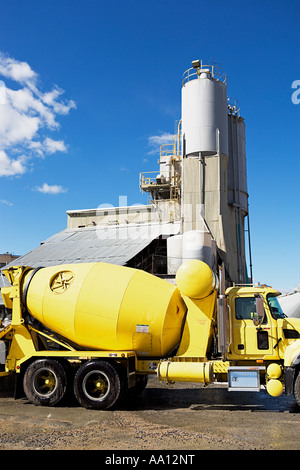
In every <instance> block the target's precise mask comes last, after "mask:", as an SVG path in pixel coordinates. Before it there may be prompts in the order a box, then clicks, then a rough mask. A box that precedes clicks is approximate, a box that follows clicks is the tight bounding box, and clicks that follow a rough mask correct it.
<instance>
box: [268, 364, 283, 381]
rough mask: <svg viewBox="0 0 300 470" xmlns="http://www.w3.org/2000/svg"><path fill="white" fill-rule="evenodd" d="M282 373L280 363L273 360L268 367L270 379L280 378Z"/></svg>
mask: <svg viewBox="0 0 300 470" xmlns="http://www.w3.org/2000/svg"><path fill="white" fill-rule="evenodd" d="M281 374H282V369H281V367H280V365H279V364H276V362H273V363H272V364H270V365H268V367H267V375H268V377H269V378H270V379H279V377H280V376H281Z"/></svg>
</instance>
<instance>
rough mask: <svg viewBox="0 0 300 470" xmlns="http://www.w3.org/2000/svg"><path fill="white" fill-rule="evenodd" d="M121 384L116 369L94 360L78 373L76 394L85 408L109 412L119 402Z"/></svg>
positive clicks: (106, 363) (75, 387)
mask: <svg viewBox="0 0 300 470" xmlns="http://www.w3.org/2000/svg"><path fill="white" fill-rule="evenodd" d="M121 383H122V382H121V379H120V376H119V374H118V372H117V370H116V369H115V367H113V366H112V365H111V364H109V363H108V362H106V361H97V360H94V361H93V360H92V361H89V362H87V363H85V364H84V365H83V366H81V367H80V369H79V370H78V371H77V373H76V375H75V379H74V393H75V396H76V398H77V400H78V402H79V403H80V405H81V406H83V407H84V408H91V409H96V410H107V409H109V408H112V407H113V406H114V405H115V404H116V403H117V401H118V400H119V398H120V396H121V388H122V386H121Z"/></svg>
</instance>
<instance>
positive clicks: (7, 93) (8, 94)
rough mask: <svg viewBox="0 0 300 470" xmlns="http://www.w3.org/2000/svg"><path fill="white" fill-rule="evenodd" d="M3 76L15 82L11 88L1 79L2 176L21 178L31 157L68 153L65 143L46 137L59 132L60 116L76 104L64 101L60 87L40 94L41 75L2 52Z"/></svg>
mask: <svg viewBox="0 0 300 470" xmlns="http://www.w3.org/2000/svg"><path fill="white" fill-rule="evenodd" d="M0 76H2V77H3V78H4V79H7V80H8V81H10V80H11V81H14V82H15V84H14V86H13V88H10V87H9V82H8V83H5V81H3V80H0V82H1V83H0V84H1V87H0V88H1V100H0V152H1V153H0V176H13V175H20V174H23V173H25V171H26V167H27V165H28V164H29V161H30V160H32V158H34V157H45V156H46V155H51V154H53V153H55V152H66V151H67V146H66V144H65V142H64V141H63V140H55V139H53V138H51V137H49V136H48V135H47V134H48V133H49V131H57V130H59V128H60V124H59V122H58V121H57V117H58V116H60V115H66V114H68V113H69V112H70V110H71V109H73V108H76V105H75V103H74V101H73V100H65V101H63V100H62V99H61V96H62V95H63V93H64V91H63V90H62V89H61V88H58V87H57V86H54V87H53V89H52V90H51V91H47V92H45V93H44V92H42V91H40V90H39V88H38V86H37V82H38V75H37V73H36V72H34V71H33V70H32V69H31V67H30V65H29V64H27V63H26V62H20V61H17V60H15V59H13V58H11V57H8V56H5V55H4V54H2V53H1V52H0ZM2 77H1V78H2Z"/></svg>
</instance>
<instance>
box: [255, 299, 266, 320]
mask: <svg viewBox="0 0 300 470" xmlns="http://www.w3.org/2000/svg"><path fill="white" fill-rule="evenodd" d="M255 302H256V315H255V317H254V318H253V323H254V325H255V326H259V325H261V324H262V322H263V319H264V316H265V310H264V299H263V297H261V296H260V295H256V297H255Z"/></svg>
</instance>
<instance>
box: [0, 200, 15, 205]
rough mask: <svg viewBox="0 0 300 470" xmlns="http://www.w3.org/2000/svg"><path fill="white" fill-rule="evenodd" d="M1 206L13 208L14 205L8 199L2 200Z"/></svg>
mask: <svg viewBox="0 0 300 470" xmlns="http://www.w3.org/2000/svg"><path fill="white" fill-rule="evenodd" d="M0 204H4V205H5V206H13V205H14V204H13V203H12V202H10V201H7V200H6V199H0Z"/></svg>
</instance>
